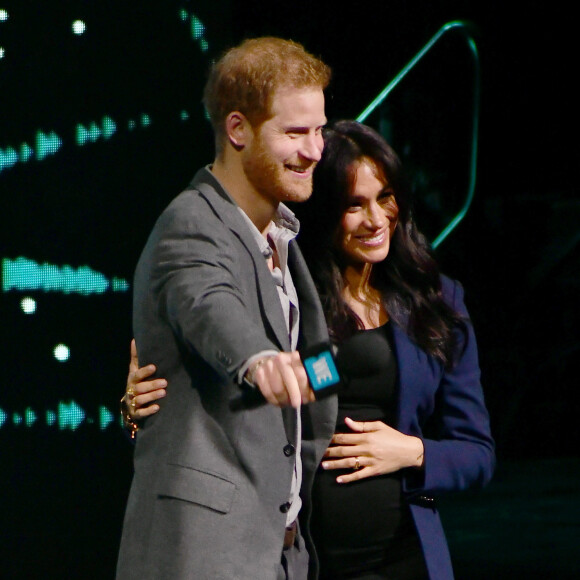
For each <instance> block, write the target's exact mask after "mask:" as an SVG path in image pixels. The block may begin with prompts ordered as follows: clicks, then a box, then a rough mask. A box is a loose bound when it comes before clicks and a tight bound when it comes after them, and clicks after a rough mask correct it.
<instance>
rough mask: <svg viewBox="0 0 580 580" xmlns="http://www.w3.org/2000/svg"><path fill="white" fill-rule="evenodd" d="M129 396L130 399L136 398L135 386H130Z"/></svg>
mask: <svg viewBox="0 0 580 580" xmlns="http://www.w3.org/2000/svg"><path fill="white" fill-rule="evenodd" d="M127 396H128V397H129V399H134V398H135V389H134V388H133V387H129V388H128V389H127Z"/></svg>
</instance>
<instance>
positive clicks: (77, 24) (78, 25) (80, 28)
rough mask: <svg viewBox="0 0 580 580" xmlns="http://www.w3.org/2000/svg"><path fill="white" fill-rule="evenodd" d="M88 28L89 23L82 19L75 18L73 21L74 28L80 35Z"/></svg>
mask: <svg viewBox="0 0 580 580" xmlns="http://www.w3.org/2000/svg"><path fill="white" fill-rule="evenodd" d="M86 29H87V25H86V24H85V23H84V22H83V21H82V20H75V21H74V22H73V23H72V30H73V32H74V33H75V34H77V35H80V34H83V32H84V31H85V30H86Z"/></svg>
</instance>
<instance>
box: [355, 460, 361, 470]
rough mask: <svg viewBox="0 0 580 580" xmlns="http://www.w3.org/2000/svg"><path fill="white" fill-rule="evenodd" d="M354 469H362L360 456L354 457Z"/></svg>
mask: <svg viewBox="0 0 580 580" xmlns="http://www.w3.org/2000/svg"><path fill="white" fill-rule="evenodd" d="M354 469H355V471H358V470H359V469H360V463H359V462H358V457H355V458H354Z"/></svg>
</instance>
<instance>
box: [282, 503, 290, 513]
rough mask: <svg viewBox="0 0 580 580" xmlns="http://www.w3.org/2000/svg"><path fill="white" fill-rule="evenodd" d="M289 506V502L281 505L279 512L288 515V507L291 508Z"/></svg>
mask: <svg viewBox="0 0 580 580" xmlns="http://www.w3.org/2000/svg"><path fill="white" fill-rule="evenodd" d="M291 505H292V504H291V503H290V502H289V501H287V502H286V503H283V504H282V505H281V506H280V511H281V512H282V513H283V514H287V513H288V510H289V509H290V506H291Z"/></svg>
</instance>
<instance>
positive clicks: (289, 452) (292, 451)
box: [284, 443, 296, 457]
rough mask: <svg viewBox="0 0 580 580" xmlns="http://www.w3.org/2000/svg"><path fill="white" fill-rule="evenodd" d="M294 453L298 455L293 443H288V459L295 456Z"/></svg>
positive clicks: (285, 451) (286, 448) (285, 452)
mask: <svg viewBox="0 0 580 580" xmlns="http://www.w3.org/2000/svg"><path fill="white" fill-rule="evenodd" d="M294 453H296V449H295V447H294V445H292V443H288V445H284V455H285V456H286V457H291V456H292V455H294Z"/></svg>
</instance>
